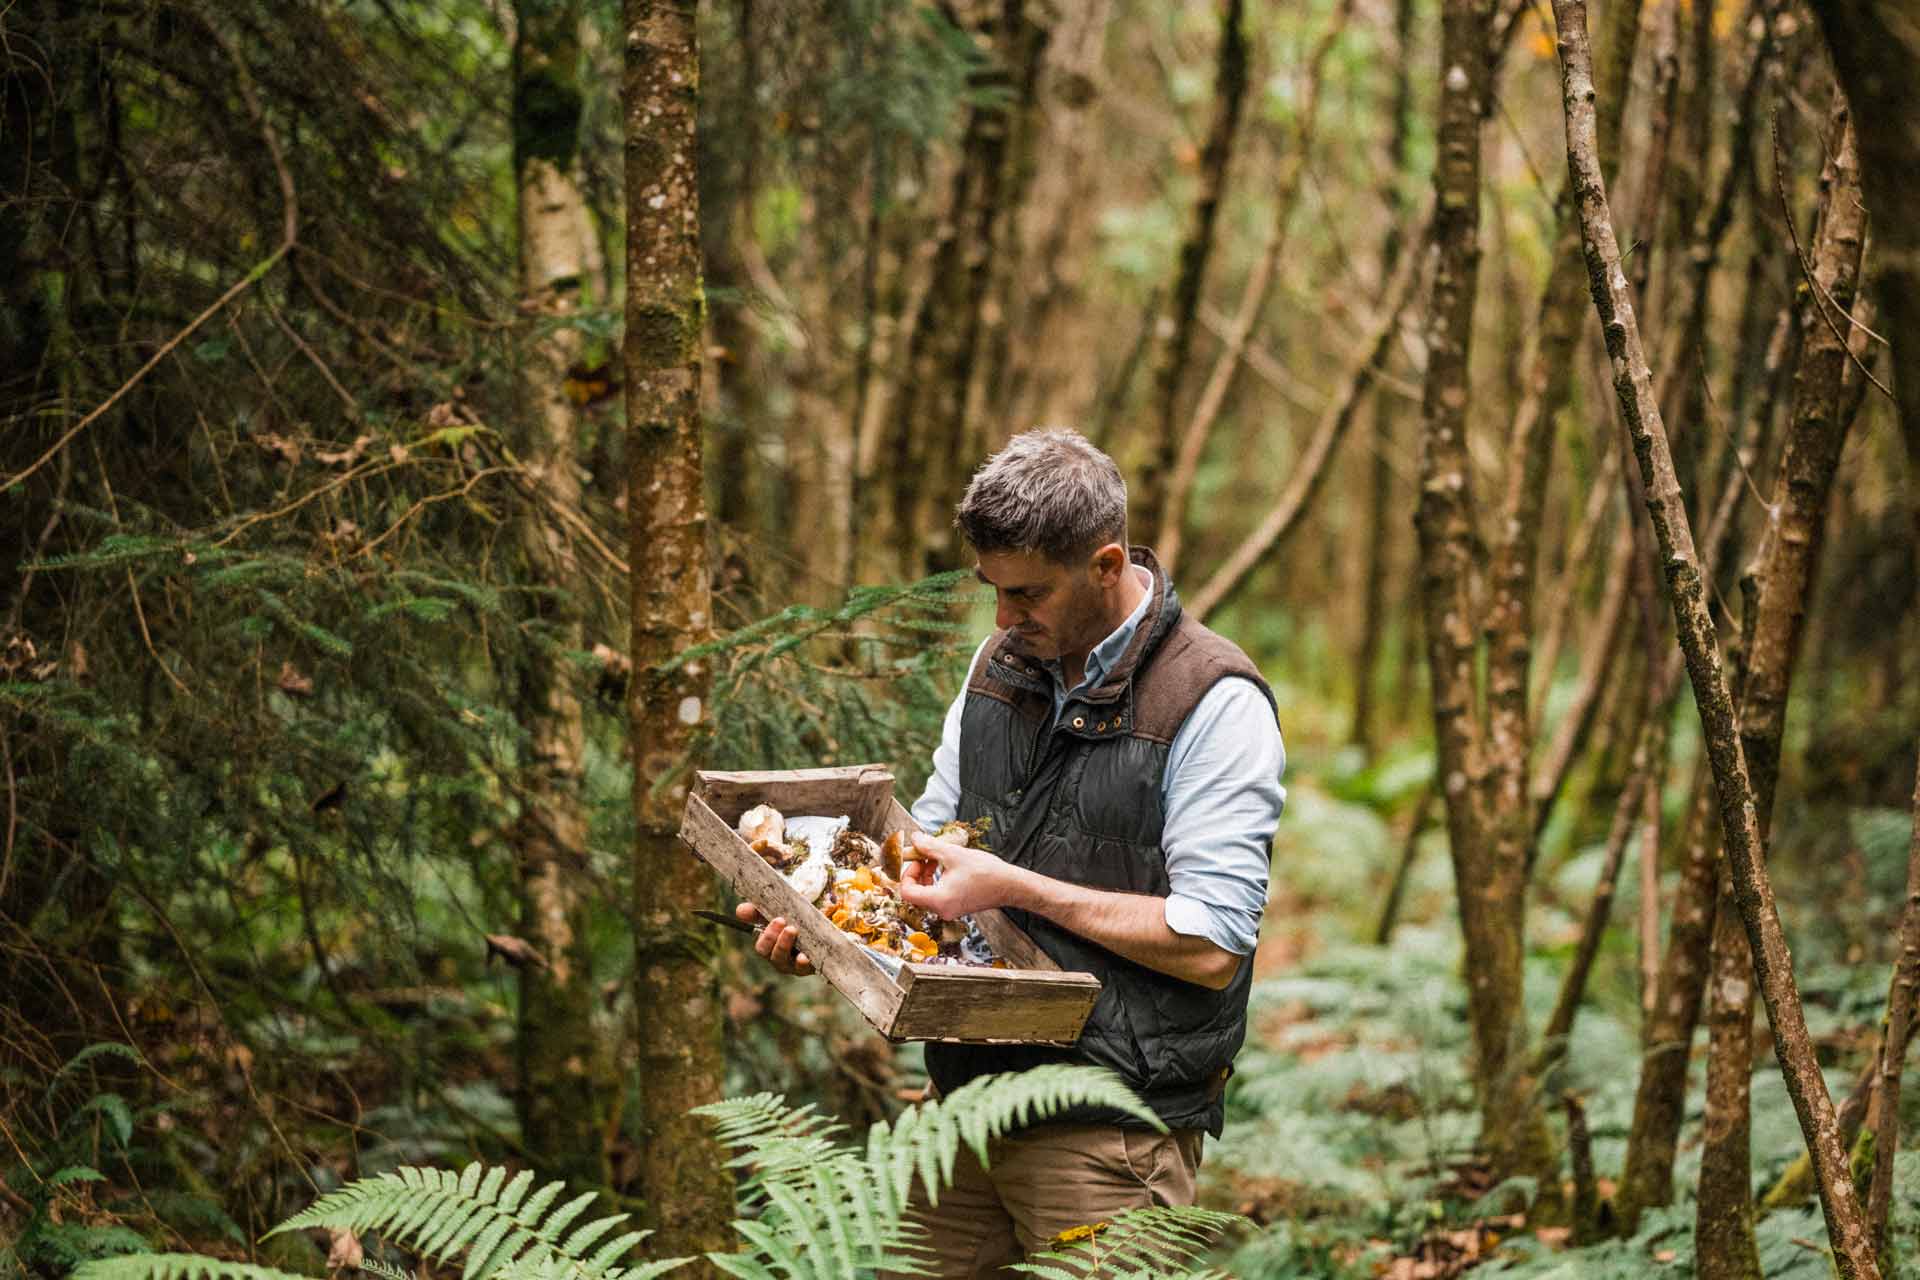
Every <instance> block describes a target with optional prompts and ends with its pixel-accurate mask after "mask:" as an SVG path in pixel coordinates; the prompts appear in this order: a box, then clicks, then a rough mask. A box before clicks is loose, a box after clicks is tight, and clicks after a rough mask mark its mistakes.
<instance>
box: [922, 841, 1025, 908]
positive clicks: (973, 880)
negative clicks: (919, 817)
mask: <svg viewBox="0 0 1920 1280" xmlns="http://www.w3.org/2000/svg"><path fill="white" fill-rule="evenodd" d="M913 849H914V852H915V854H917V855H918V856H917V857H916V858H914V860H913V861H911V862H908V863H906V864H905V865H904V866H902V867H901V868H900V897H901V898H902V899H903V900H905V901H906V902H907V904H908V905H909V906H915V907H924V908H925V909H927V910H928V911H931V912H933V913H934V914H935V915H937V916H939V917H941V918H942V919H944V920H953V919H956V918H958V917H960V916H964V915H969V914H971V913H973V912H975V911H984V910H986V909H987V908H989V907H1005V906H1012V905H1017V904H1016V902H1015V897H1016V895H1017V893H1018V890H1019V886H1020V877H1021V876H1023V875H1026V874H1028V873H1026V872H1023V871H1021V869H1020V868H1018V867H1016V866H1014V865H1013V864H1012V863H1009V862H1005V861H1003V860H1002V859H1000V858H999V857H996V856H995V855H994V854H991V853H988V852H987V851H986V850H985V849H969V848H967V846H965V845H963V844H954V843H953V842H952V841H950V840H936V839H935V838H934V837H932V836H930V835H925V834H923V833H921V832H915V833H914V835H913ZM936 869H937V870H938V871H939V873H940V878H939V880H938V881H936V880H935V879H934V878H933V877H934V872H935V870H936Z"/></svg>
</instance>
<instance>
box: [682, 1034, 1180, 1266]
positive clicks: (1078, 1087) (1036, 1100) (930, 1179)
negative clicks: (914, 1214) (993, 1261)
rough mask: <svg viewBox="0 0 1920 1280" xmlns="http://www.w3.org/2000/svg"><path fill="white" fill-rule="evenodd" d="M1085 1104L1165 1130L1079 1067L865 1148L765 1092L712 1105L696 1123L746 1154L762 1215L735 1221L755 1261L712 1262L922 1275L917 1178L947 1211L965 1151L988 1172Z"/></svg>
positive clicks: (880, 1137)
mask: <svg viewBox="0 0 1920 1280" xmlns="http://www.w3.org/2000/svg"><path fill="white" fill-rule="evenodd" d="M1075 1106H1096V1107H1105V1108H1112V1109H1114V1110H1117V1111H1120V1112H1122V1113H1124V1114H1126V1115H1129V1116H1131V1117H1133V1118H1135V1119H1137V1120H1140V1121H1142V1122H1143V1123H1146V1124H1150V1125H1153V1126H1155V1127H1156V1128H1162V1127H1163V1126H1161V1125H1160V1122H1159V1120H1158V1119H1157V1118H1156V1117H1155V1116H1154V1115H1153V1113H1152V1112H1151V1111H1149V1110H1148V1109H1147V1108H1146V1107H1145V1106H1144V1105H1143V1104H1142V1103H1141V1102H1140V1101H1139V1099H1137V1098H1136V1097H1134V1096H1133V1094H1132V1093H1131V1092H1130V1091H1129V1090H1128V1089H1127V1088H1126V1086H1125V1085H1123V1084H1122V1083H1121V1082H1120V1080H1119V1079H1118V1078H1117V1077H1115V1076H1113V1075H1112V1074H1110V1073H1108V1072H1104V1071H1097V1070H1093V1069H1091V1068H1087V1067H1073V1066H1044V1067H1036V1068H1034V1069H1033V1070H1030V1071H1025V1072H1021V1073H1018V1074H1015V1075H999V1076H987V1077H983V1078H982V1079H979V1080H975V1081H973V1082H971V1083H969V1084H967V1085H965V1086H963V1087H962V1088H959V1089H956V1090H954V1092H953V1093H952V1095H951V1096H949V1097H946V1098H943V1099H940V1100H937V1101H933V1102H926V1103H922V1104H920V1105H919V1106H917V1107H913V1108H910V1109H909V1110H908V1111H906V1112H905V1113H904V1114H903V1115H901V1117H900V1118H899V1120H897V1121H895V1122H894V1123H892V1124H888V1123H886V1122H884V1121H883V1122H881V1123H879V1124H876V1125H874V1126H873V1128H872V1129H870V1130H869V1131H868V1133H867V1139H866V1142H865V1144H864V1147H863V1148H862V1147H847V1146H841V1145H839V1144H837V1143H836V1142H834V1141H833V1138H834V1136H835V1133H836V1132H837V1126H832V1125H830V1124H828V1123H827V1122H825V1121H824V1120H822V1119H821V1118H820V1117H817V1116H815V1115H813V1114H812V1111H811V1108H804V1107H803V1108H787V1107H785V1106H783V1105H782V1104H780V1103H779V1102H778V1101H777V1100H776V1099H773V1098H771V1097H769V1096H767V1095H764V1094H763V1095H759V1096H757V1097H753V1098H745V1099H736V1100H730V1101H727V1102H722V1103H715V1104H712V1105H710V1106H707V1107H701V1108H699V1109H698V1110H697V1111H696V1114H698V1115H704V1116H706V1117H708V1118H709V1119H712V1120H714V1121H715V1122H716V1124H717V1126H718V1129H719V1137H720V1140H721V1142H722V1143H723V1144H725V1145H726V1146H728V1147H730V1148H732V1149H734V1150H735V1151H737V1152H738V1153H739V1154H738V1155H736V1156H735V1157H734V1159H733V1161H732V1164H733V1165H734V1166H735V1167H738V1168H742V1169H745V1170H747V1171H748V1172H747V1176H746V1178H745V1180H744V1182H743V1183H742V1186H741V1193H740V1197H741V1207H742V1209H743V1210H744V1211H746V1212H748V1213H753V1214H755V1215H756V1216H754V1217H743V1218H741V1219H740V1220H738V1221H736V1222H735V1223H734V1227H735V1229H736V1230H737V1231H738V1232H739V1233H740V1235H741V1236H742V1237H743V1238H745V1239H746V1241H747V1242H748V1244H749V1245H751V1246H752V1250H751V1251H750V1252H747V1253H735V1254H713V1255H709V1256H710V1257H711V1259H712V1261H713V1263H714V1265H715V1266H718V1267H719V1268H720V1269H721V1270H723V1271H725V1272H726V1273H727V1274H729V1275H734V1276H740V1277H743V1278H745V1280H761V1278H762V1277H769V1276H774V1275H784V1276H790V1277H794V1278H795V1280H807V1278H809V1277H812V1278H817V1280H839V1278H841V1277H846V1276H851V1275H856V1274H858V1273H859V1272H861V1271H863V1270H867V1269H874V1268H878V1267H881V1266H887V1267H891V1268H893V1269H896V1270H914V1269H917V1259H918V1255H919V1252H920V1250H919V1240H920V1235H921V1230H920V1227H919V1226H918V1224H916V1223H914V1222H913V1221H912V1220H910V1219H909V1218H908V1216H907V1208H908V1205H909V1203H910V1200H911V1198H912V1193H913V1185H914V1183H915V1181H916V1180H917V1181H918V1182H919V1183H920V1185H921V1187H922V1188H923V1190H924V1192H925V1196H926V1199H927V1201H928V1202H929V1203H931V1204H937V1203H938V1199H939V1194H940V1189H941V1188H942V1187H943V1186H945V1185H946V1184H947V1183H949V1182H951V1181H952V1179H953V1167H954V1162H955V1161H956V1160H957V1159H958V1157H959V1154H960V1149H961V1147H962V1145H963V1144H964V1145H965V1146H966V1147H967V1148H969V1149H970V1150H972V1151H973V1153H974V1154H975V1155H976V1156H977V1157H978V1158H979V1159H980V1160H981V1161H982V1162H983V1163H984V1162H985V1161H986V1160H987V1159H988V1145H989V1144H990V1143H991V1142H992V1141H993V1140H994V1139H995V1138H998V1137H1000V1136H1001V1135H1003V1134H1005V1133H1008V1132H1010V1131H1012V1130H1014V1129H1017V1128H1019V1127H1020V1126H1022V1125H1024V1124H1027V1123H1029V1122H1030V1121H1034V1120H1039V1119H1044V1118H1046V1117H1047V1116H1049V1115H1052V1114H1054V1113H1056V1112H1058V1111H1060V1110H1063V1109H1065V1108H1067V1107H1075Z"/></svg>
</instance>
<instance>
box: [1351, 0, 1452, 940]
mask: <svg viewBox="0 0 1920 1280" xmlns="http://www.w3.org/2000/svg"><path fill="white" fill-rule="evenodd" d="M1413 19H1414V6H1413V0H1394V6H1393V62H1394V70H1393V108H1392V115H1393V126H1392V130H1391V132H1390V133H1389V134H1388V136H1387V155H1386V166H1385V171H1386V176H1385V178H1384V179H1383V180H1382V182H1381V204H1382V205H1383V206H1384V207H1385V208H1386V210H1387V216H1388V217H1390V218H1391V219H1392V220H1393V228H1394V230H1393V232H1392V233H1390V234H1389V236H1388V238H1387V243H1386V248H1385V250H1384V251H1383V252H1382V253H1381V255H1380V266H1381V269H1382V270H1383V271H1385V272H1386V273H1387V274H1389V275H1391V274H1392V273H1393V271H1394V269H1395V268H1396V267H1398V266H1399V264H1400V257H1401V255H1402V254H1403V253H1405V252H1406V250H1407V247H1408V246H1407V245H1406V244H1405V242H1404V240H1403V238H1402V237H1401V236H1400V234H1399V228H1400V226H1401V224H1402V223H1403V222H1404V220H1405V218H1406V216H1407V199H1406V191H1405V185H1404V183H1405V180H1406V177H1407V143H1408V139H1409V138H1410V136H1411V131H1412V128H1413V65H1414V58H1413ZM1399 407H1400V406H1399V401H1398V399H1397V398H1396V397H1393V396H1375V397H1374V400H1373V424H1372V425H1373V435H1372V440H1371V444H1372V448H1371V449H1370V450H1369V456H1368V467H1367V470H1368V486H1367V585H1366V591H1365V602H1364V605H1363V609H1362V615H1361V625H1360V646H1359V655H1358V657H1357V658H1356V659H1355V671H1354V681H1353V727H1352V730H1351V732H1350V734H1349V736H1350V738H1351V740H1352V741H1353V742H1354V743H1355V744H1357V745H1358V746H1360V747H1361V748H1363V749H1364V750H1365V751H1366V752H1367V754H1368V756H1369V757H1371V756H1372V755H1373V753H1374V750H1375V747H1376V744H1377V742H1378V741H1379V726H1378V725H1377V724H1375V720H1376V719H1377V713H1376V711H1375V700H1374V686H1375V685H1376V684H1377V683H1378V682H1379V678H1380V677H1379V666H1380V641H1381V635H1382V633H1383V632H1384V631H1385V629H1386V590H1387V563H1388V559H1389V554H1390V550H1391V548H1392V545H1393V538H1392V537H1391V534H1390V530H1389V526H1388V523H1387V507H1388V504H1389V503H1390V502H1391V501H1392V498H1393V467H1392V465H1391V464H1390V463H1389V462H1388V460H1387V455H1388V451H1389V450H1390V449H1391V448H1392V447H1393V428H1394V422H1395V419H1396V418H1397V417H1398V411H1399ZM1431 795H1432V793H1431V790H1429V792H1428V797H1429V802H1430V801H1431ZM1382 919H1383V921H1384V919H1385V915H1384V913H1383V915H1382Z"/></svg>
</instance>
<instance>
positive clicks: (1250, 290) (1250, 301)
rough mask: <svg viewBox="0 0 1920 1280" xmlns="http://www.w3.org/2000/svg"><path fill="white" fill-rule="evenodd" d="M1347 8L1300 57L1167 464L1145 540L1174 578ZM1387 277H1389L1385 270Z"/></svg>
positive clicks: (1271, 270)
mask: <svg viewBox="0 0 1920 1280" xmlns="http://www.w3.org/2000/svg"><path fill="white" fill-rule="evenodd" d="M1353 3H1354V0H1335V4H1334V9H1333V14H1332V16H1331V17H1329V18H1328V19H1327V28H1326V30H1325V31H1323V32H1322V33H1321V34H1320V39H1319V40H1318V41H1317V42H1316V43H1315V44H1314V46H1313V50H1312V52H1310V53H1309V54H1308V55H1307V64H1306V72H1305V80H1306V85H1305V88H1303V89H1302V90H1301V95H1300V96H1301V101H1300V114H1299V118H1298V121H1297V123H1296V125H1295V127H1294V129H1293V135H1292V136H1291V137H1290V138H1288V139H1287V144H1286V154H1284V155H1283V156H1282V157H1281V159H1280V171H1279V173H1278V174H1276V175H1275V177H1274V180H1273V220H1272V221H1271V222H1270V223H1269V224H1268V226H1267V240H1266V243H1265V244H1264V245H1263V246H1261V249H1260V256H1259V257H1258V258H1256V259H1255V260H1254V264H1253V270H1252V271H1250V272H1248V274H1247V279H1246V283H1245V284H1244V285H1242V286H1241V290H1240V305H1239V307H1238V308H1237V309H1236V310H1235V311H1234V314H1233V320H1232V323H1231V324H1230V325H1229V326H1228V328H1227V334H1226V338H1225V341H1224V346H1223V348H1222V350H1221V352H1220V355H1219V357H1218V358H1217V359H1216V360H1215V361H1214V364H1213V372H1211V373H1210V374H1208V375H1207V384H1206V386H1205V387H1203V388H1201V391H1200V399H1199V401H1198V403H1196V404H1195V405H1194V409H1193V416H1192V417H1191V418H1189V419H1188V420H1187V426H1186V430H1185V431H1184V432H1182V433H1181V435H1180V448H1179V456H1178V457H1177V458H1176V459H1175V460H1174V464H1173V471H1172V475H1171V476H1170V477H1169V478H1168V480H1167V483H1166V494H1165V508H1164V510H1163V511H1162V512H1161V516H1160V525H1159V530H1158V532H1157V534H1156V535H1155V537H1154V540H1153V549H1154V554H1155V555H1156V556H1158V557H1159V559H1160V563H1161V564H1162V565H1163V566H1164V567H1165V568H1166V570H1167V572H1168V573H1169V574H1172V573H1173V572H1174V571H1175V566H1176V565H1177V564H1178V563H1179V559H1180V544H1181V535H1182V531H1183V529H1184V527H1185V525H1186V518H1187V498H1188V496H1189V495H1190V494H1191V493H1192V492H1193V480H1194V476H1195V475H1196V474H1198V473H1199V470H1200V459H1201V457H1202V456H1203V455H1204V454H1205V453H1206V450H1207V439H1208V437H1210V436H1211V435H1212V434H1213V426H1214V423H1216V422H1218V421H1219V420H1220V412H1221V410H1222V409H1224V408H1225V407H1226V404H1227V398H1228V396H1229V395H1231V394H1232V392H1233V387H1234V383H1235V381H1236V379H1237V377H1238V375H1239V372H1240V362H1241V360H1242V359H1243V358H1244V357H1245V355H1246V350H1247V339H1248V338H1250V337H1251V336H1252V335H1253V331H1254V329H1255V327H1256V326H1258V324H1259V323H1260V316H1261V313H1262V312H1264V311H1265V310H1266V305H1267V295H1268V293H1269V292H1271V291H1272V288H1273V281H1274V276H1275V274H1276V273H1277V271H1278V269H1279V265H1280V258H1281V255H1282V254H1283V253H1285V252H1286V246H1287V224H1288V223H1289V222H1291V221H1292V220H1293V210H1294V206H1295V205H1297V204H1298V203H1299V201H1300V188H1301V184H1302V180H1303V179H1304V178H1305V177H1306V174H1307V164H1308V162H1309V161H1310V160H1311V159H1312V157H1313V142H1314V135H1315V133H1316V126H1317V125H1318V123H1319V118H1320V81H1321V76H1322V74H1323V73H1324V72H1325V69H1326V64H1327V55H1328V54H1329V53H1331V52H1332V51H1333V45H1334V42H1335V41H1336V40H1338V39H1339V38H1340V36H1341V35H1342V34H1344V33H1345V31H1346V26H1347V19H1348V18H1349V17H1351V16H1352V14H1353ZM1388 271H1389V273H1391V271H1392V268H1391V266H1389V267H1388Z"/></svg>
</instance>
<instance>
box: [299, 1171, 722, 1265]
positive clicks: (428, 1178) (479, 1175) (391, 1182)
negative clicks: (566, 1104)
mask: <svg viewBox="0 0 1920 1280" xmlns="http://www.w3.org/2000/svg"><path fill="white" fill-rule="evenodd" d="M532 1182H533V1176H532V1174H531V1173H528V1172H522V1173H519V1174H517V1175H515V1176H514V1178H513V1179H512V1181H508V1180H507V1171H506V1169H504V1168H502V1167H500V1166H494V1167H492V1168H487V1167H485V1166H483V1165H480V1164H479V1163H477V1162H476V1163H473V1164H469V1165H468V1166H467V1167H466V1168H465V1169H463V1170H462V1171H461V1172H460V1173H459V1174H454V1173H451V1172H448V1171H446V1170H442V1169H423V1168H412V1167H406V1168H401V1169H397V1170H395V1171H394V1172H392V1173H384V1174H381V1175H379V1176H378V1177H373V1178H361V1179H358V1180H357V1181H354V1182H351V1183H348V1184H347V1185H346V1186H344V1187H342V1188H340V1190H338V1191H335V1192H333V1193H332V1194H331V1195H327V1196H323V1197H321V1198H320V1199H319V1200H317V1201H315V1202H314V1203H313V1204H312V1205H311V1206H310V1207H308V1208H307V1209H306V1210H304V1211H303V1212H301V1213H297V1214H295V1215H294V1216H293V1217H291V1218H289V1219H287V1220H286V1221H285V1222H283V1223H281V1224H280V1225H279V1226H277V1227H275V1228H274V1229H273V1230H272V1231H270V1232H268V1233H267V1234H268V1235H277V1234H279V1233H281V1232H283V1231H299V1230H303V1229H305V1228H308V1227H328V1228H331V1229H333V1230H339V1231H353V1232H365V1231H375V1232H379V1233H380V1234H381V1235H382V1236H384V1237H385V1238H386V1239H387V1240H389V1241H391V1242H392V1243H394V1244H397V1245H401V1246H404V1247H406V1248H410V1249H413V1250H415V1251H417V1252H418V1253H419V1254H420V1255H421V1256H422V1257H425V1258H428V1259H431V1260H433V1261H435V1262H439V1263H450V1262H452V1261H453V1260H454V1259H455V1258H456V1257H458V1256H459V1255H460V1254H461V1253H463V1252H464V1253H465V1254H466V1263H465V1265H464V1266H463V1267H462V1270H461V1275H462V1278H463V1280H509V1278H513V1280H540V1278H541V1277H551V1278H552V1280H561V1278H566V1280H634V1277H635V1276H637V1275H639V1274H641V1273H644V1274H647V1275H657V1274H660V1272H659V1271H656V1270H652V1269H651V1268H653V1267H656V1266H658V1267H661V1268H662V1269H663V1270H671V1268H672V1267H673V1266H678V1265H679V1264H680V1263H681V1262H684V1261H686V1259H672V1260H670V1262H668V1263H657V1264H656V1263H649V1264H647V1266H646V1267H642V1268H638V1269H628V1268H622V1267H619V1266H616V1265H615V1264H616V1263H617V1262H618V1260H619V1259H620V1258H621V1257H623V1256H624V1255H625V1254H626V1253H627V1251H628V1250H630V1249H631V1248H633V1247H634V1246H635V1245H637V1244H639V1243H641V1242H642V1241H643V1240H645V1239H646V1236H647V1233H646V1232H644V1231H629V1232H625V1233H623V1234H621V1235H619V1236H617V1237H615V1238H614V1239H612V1240H609V1241H606V1243H604V1244H603V1243H601V1241H602V1239H603V1238H604V1237H605V1236H606V1235H607V1234H608V1233H609V1232H611V1231H613V1230H614V1228H616V1227H618V1226H619V1225H620V1224H621V1223H622V1222H625V1221H626V1220H627V1217H628V1216H629V1215H627V1214H624V1213H620V1214H613V1215H610V1216H607V1217H603V1218H596V1219H593V1220H592V1221H590V1222H587V1223H585V1224H583V1225H582V1226H580V1227H578V1228H574V1229H573V1230H572V1231H571V1232H570V1233H569V1228H572V1227H573V1223H574V1220H575V1219H577V1218H578V1217H579V1216H580V1215H581V1213H582V1212H584V1211H585V1210H586V1208H587V1206H588V1205H590V1204H592V1203H593V1201H594V1200H595V1199H596V1198H597V1197H596V1195H595V1193H593V1192H591V1191H589V1192H586V1193H585V1194H583V1195H579V1196H576V1197H574V1198H573V1199H571V1200H569V1201H567V1202H566V1203H565V1204H563V1205H561V1206H560V1207H559V1208H558V1209H555V1210H554V1211H553V1212H552V1213H551V1214H549V1213H547V1209H548V1206H550V1205H552V1204H553V1202H554V1201H555V1200H556V1199H557V1198H558V1197H559V1194H560V1192H561V1190H563V1188H564V1184H563V1183H559V1182H550V1183H548V1184H546V1185H545V1186H542V1187H540V1188H539V1189H538V1190H536V1191H534V1192H533V1194H532V1195H531V1196H529V1195H527V1191H528V1188H529V1187H530V1186H531V1185H532ZM596 1245H598V1248H597V1250H596V1249H595V1246H596ZM589 1250H594V1252H592V1253H591V1255H589V1252H588V1251H589Z"/></svg>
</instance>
